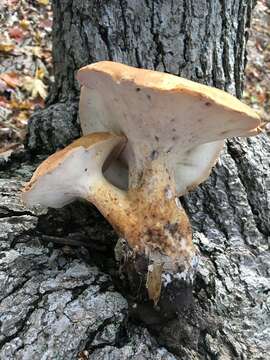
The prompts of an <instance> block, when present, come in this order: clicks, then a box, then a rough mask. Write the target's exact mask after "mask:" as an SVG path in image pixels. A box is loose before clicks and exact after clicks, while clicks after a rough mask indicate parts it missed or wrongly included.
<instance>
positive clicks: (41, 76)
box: [35, 68, 45, 80]
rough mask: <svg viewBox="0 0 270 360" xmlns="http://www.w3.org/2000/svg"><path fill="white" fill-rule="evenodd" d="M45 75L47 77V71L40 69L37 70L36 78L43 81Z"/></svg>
mask: <svg viewBox="0 0 270 360" xmlns="http://www.w3.org/2000/svg"><path fill="white" fill-rule="evenodd" d="M44 75H45V70H44V69H42V68H38V69H37V70H36V74H35V77H36V78H37V79H40V80H42V79H43V78H44Z"/></svg>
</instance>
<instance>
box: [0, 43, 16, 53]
mask: <svg viewBox="0 0 270 360" xmlns="http://www.w3.org/2000/svg"><path fill="white" fill-rule="evenodd" d="M14 49H15V45H13V44H0V52H3V53H10V52H11V51H12V50H14Z"/></svg>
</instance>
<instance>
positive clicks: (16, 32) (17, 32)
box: [8, 26, 25, 41]
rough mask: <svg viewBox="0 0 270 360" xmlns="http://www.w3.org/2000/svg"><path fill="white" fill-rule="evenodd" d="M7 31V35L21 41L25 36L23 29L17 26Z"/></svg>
mask: <svg viewBox="0 0 270 360" xmlns="http://www.w3.org/2000/svg"><path fill="white" fill-rule="evenodd" d="M8 33H9V36H10V37H11V38H12V39H15V40H16V41H22V40H23V38H24V36H25V34H24V31H23V30H22V29H21V28H20V27H18V26H15V27H14V28H11V29H9V31H8Z"/></svg>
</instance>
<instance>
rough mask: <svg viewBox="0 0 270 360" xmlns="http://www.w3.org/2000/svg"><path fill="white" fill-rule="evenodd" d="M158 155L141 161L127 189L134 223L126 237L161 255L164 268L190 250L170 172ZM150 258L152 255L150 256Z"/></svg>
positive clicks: (185, 220) (188, 229)
mask: <svg viewBox="0 0 270 360" xmlns="http://www.w3.org/2000/svg"><path fill="white" fill-rule="evenodd" d="M166 164H167V161H166V157H162V156H159V157H158V158H157V159H155V160H151V161H149V162H148V163H147V164H145V167H144V171H143V174H142V176H141V179H140V181H139V183H138V185H137V186H136V187H133V188H131V189H130V190H129V192H128V198H129V201H130V203H131V204H132V213H133V214H134V213H135V214H136V219H137V224H136V227H133V228H132V226H129V228H128V234H126V237H125V238H126V239H127V241H128V242H129V244H130V245H131V246H132V247H133V248H137V249H138V250H139V251H144V252H145V253H148V254H152V255H151V256H150V257H152V256H153V258H156V257H158V258H162V262H163V263H164V269H166V266H168V269H169V270H177V268H178V266H177V265H183V263H185V262H186V261H187V262H188V263H190V259H191V257H192V256H193V254H194V247H193V244H192V232H191V226H190V223H189V220H188V217H187V215H186V213H185V210H184V209H183V207H182V205H181V202H180V200H179V199H178V197H177V193H176V185H175V181H174V174H173V171H171V169H170V168H168V166H167V165H166ZM153 260H154V259H153Z"/></svg>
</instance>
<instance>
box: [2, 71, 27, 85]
mask: <svg viewBox="0 0 270 360" xmlns="http://www.w3.org/2000/svg"><path fill="white" fill-rule="evenodd" d="M0 79H1V80H4V81H5V83H6V84H7V85H8V86H9V87H11V88H13V89H15V88H16V87H20V86H21V85H22V82H21V80H20V79H19V77H18V74H17V73H16V72H10V73H3V74H0Z"/></svg>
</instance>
